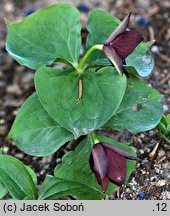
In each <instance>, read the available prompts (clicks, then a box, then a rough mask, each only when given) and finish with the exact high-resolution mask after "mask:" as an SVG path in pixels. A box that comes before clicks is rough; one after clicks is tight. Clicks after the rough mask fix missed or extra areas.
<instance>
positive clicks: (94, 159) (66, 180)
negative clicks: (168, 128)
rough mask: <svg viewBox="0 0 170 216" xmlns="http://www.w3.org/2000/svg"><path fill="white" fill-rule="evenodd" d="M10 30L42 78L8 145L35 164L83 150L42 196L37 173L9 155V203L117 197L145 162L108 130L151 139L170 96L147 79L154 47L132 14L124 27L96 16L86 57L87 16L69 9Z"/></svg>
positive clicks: (15, 50) (5, 180) (1, 181)
mask: <svg viewBox="0 0 170 216" xmlns="http://www.w3.org/2000/svg"><path fill="white" fill-rule="evenodd" d="M6 23H7V28H8V33H7V40H6V49H7V51H8V53H9V54H10V55H11V56H12V57H13V58H14V59H15V60H16V61H17V62H18V63H19V64H21V65H25V66H26V67H28V68H31V69H33V70H35V71H36V72H35V78H34V81H35V89H36V92H34V93H33V94H32V95H31V96H30V97H29V98H28V99H27V100H26V102H25V103H24V104H23V105H22V106H21V108H20V110H19V112H18V114H17V116H16V119H15V121H14V123H13V126H12V128H11V130H10V132H9V135H8V137H9V138H11V139H12V140H14V142H15V143H16V145H17V147H18V148H19V149H20V150H22V151H23V152H25V153H27V154H29V155H32V156H49V155H52V154H54V153H55V152H56V151H58V150H59V149H60V148H61V147H62V146H63V145H65V144H66V143H68V142H69V141H72V140H76V142H77V147H76V148H75V149H74V150H73V151H70V152H68V153H66V154H65V155H64V156H63V158H62V162H61V163H60V164H58V165H57V166H56V168H55V170H54V175H53V176H52V175H48V176H47V177H46V179H45V180H44V182H43V184H42V185H41V186H40V190H39V191H37V190H36V175H35V173H34V172H33V170H31V169H30V168H29V167H26V166H25V165H24V164H22V163H21V162H20V161H19V160H18V159H16V158H13V157H11V156H7V155H3V154H1V155H0V187H1V190H0V191H2V192H0V195H1V197H3V196H4V195H5V194H6V193H10V195H11V196H12V197H13V198H14V199H57V198H61V197H63V196H72V197H74V198H75V199H89V200H92V199H102V198H104V197H106V196H107V195H109V194H111V193H113V191H114V190H116V188H117V187H119V186H121V185H123V184H126V183H127V181H128V179H129V177H130V175H131V173H132V171H133V170H134V169H135V165H136V161H137V160H138V159H137V156H136V151H135V149H134V148H133V147H130V146H128V145H126V144H122V143H119V142H117V141H116V140H113V139H111V138H109V137H108V136H105V135H103V133H102V130H105V134H107V133H106V131H107V129H112V130H116V131H125V130H128V131H129V132H131V133H138V132H143V131H147V130H150V129H152V128H154V127H156V126H157V125H158V124H159V122H160V120H161V118H162V116H163V109H162V105H161V103H160V101H161V99H162V95H161V94H160V93H159V92H158V91H157V90H155V89H153V88H151V87H149V86H148V85H147V84H146V83H145V82H144V81H143V80H142V78H141V77H145V76H147V75H149V74H150V73H151V72H152V69H153V67H154V60H153V57H152V55H151V53H150V46H151V45H152V43H153V41H150V42H144V41H143V37H142V35H141V34H140V33H139V32H137V31H131V30H130V29H129V28H130V14H129V15H128V16H127V17H126V18H125V19H124V20H123V22H121V21H120V20H118V19H117V18H115V17H114V16H112V15H111V14H109V13H106V12H104V11H102V10H92V11H90V13H89V16H88V21H87V23H86V27H87V30H88V35H87V40H86V45H85V50H84V54H83V56H80V48H81V22H80V14H79V11H78V10H77V9H76V8H75V7H73V6H72V5H70V4H64V3H60V4H56V5H53V6H51V7H48V8H46V9H43V10H41V11H39V12H37V13H34V14H32V15H30V16H28V17H26V18H25V19H24V20H23V21H21V22H19V23H14V24H13V23H11V22H9V21H6ZM61 65H62V67H61ZM162 133H164V132H162ZM80 140H81V141H80Z"/></svg>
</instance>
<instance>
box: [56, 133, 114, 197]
mask: <svg viewBox="0 0 170 216" xmlns="http://www.w3.org/2000/svg"><path fill="white" fill-rule="evenodd" d="M92 145H93V144H92V140H91V138H90V136H89V137H87V138H86V139H84V140H83V141H82V142H81V143H80V144H79V145H78V146H77V148H76V149H75V150H74V151H72V152H69V153H67V154H65V155H64V157H63V159H62V163H61V164H59V165H58V166H57V167H56V168H55V171H54V176H55V177H56V178H57V180H62V181H63V184H64V183H65V185H64V186H63V188H64V189H67V188H68V189H69V187H71V188H70V190H68V191H67V195H72V196H73V197H75V198H76V199H90V200H93V199H101V198H104V197H105V196H106V195H108V194H110V193H111V192H113V191H114V190H115V189H116V186H115V185H114V184H112V183H110V184H109V188H108V189H107V191H106V193H103V192H102V188H101V186H100V185H99V184H98V182H97V180H96V177H95V175H94V174H93V172H92V170H91V168H90V164H89V160H90V155H91V150H92ZM75 184H76V185H77V190H76V189H75V188H74V187H75ZM63 188H61V190H63ZM72 189H73V191H72ZM58 190H59V189H58ZM85 191H86V193H85Z"/></svg>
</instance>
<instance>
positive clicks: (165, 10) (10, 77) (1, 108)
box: [0, 0, 170, 200]
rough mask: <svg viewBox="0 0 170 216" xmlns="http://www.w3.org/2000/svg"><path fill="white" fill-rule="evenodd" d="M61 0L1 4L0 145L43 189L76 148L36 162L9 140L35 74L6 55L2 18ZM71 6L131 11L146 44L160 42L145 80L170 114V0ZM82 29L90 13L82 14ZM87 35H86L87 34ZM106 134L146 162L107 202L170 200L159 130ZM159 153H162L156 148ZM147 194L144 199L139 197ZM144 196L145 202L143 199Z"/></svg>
mask: <svg viewBox="0 0 170 216" xmlns="http://www.w3.org/2000/svg"><path fill="white" fill-rule="evenodd" d="M56 2H60V1H56V0H48V1H47V0H41V1H40V0H37V1H33V0H29V1H27V0H25V1H19V0H8V1H6V0H1V1H0V29H1V30H0V31H1V34H0V36H1V40H0V49H1V52H0V146H2V147H3V152H4V153H5V154H9V155H13V156H15V157H17V158H18V159H20V160H21V161H23V162H24V163H25V164H27V165H29V166H30V167H31V168H33V169H34V170H35V172H36V173H37V177H38V182H39V184H41V182H42V181H43V179H44V177H45V175H46V174H47V173H48V174H52V170H53V168H54V167H55V166H56V164H57V163H60V162H61V157H62V156H63V154H64V153H65V152H67V151H69V150H71V149H72V147H73V146H75V145H76V143H75V142H71V143H68V144H67V145H65V146H64V147H63V148H62V149H61V150H60V151H58V152H57V153H56V154H54V155H52V156H50V157H43V158H42V157H32V156H28V155H26V154H24V153H23V152H21V151H20V150H19V149H18V148H17V147H16V146H15V144H14V143H13V142H12V141H9V140H8V139H7V138H6V136H7V133H8V131H9V129H10V127H11V125H12V122H13V121H14V118H15V116H16V114H17V111H18V109H19V107H20V106H21V105H22V104H23V102H24V101H25V100H26V98H27V97H28V96H29V95H31V94H32V93H33V92H34V84H33V77H34V72H33V71H32V70H30V69H28V68H25V67H23V66H20V65H18V63H16V62H15V61H14V60H12V59H11V57H10V56H9V55H8V54H7V53H6V52H5V50H4V41H5V37H6V28H5V25H4V21H3V17H6V18H8V19H9V20H10V21H13V22H15V21H19V20H21V19H22V18H24V16H25V14H26V12H27V11H26V10H28V9H34V10H39V9H41V8H43V7H46V6H48V5H51V4H54V3H56ZM62 2H71V3H73V4H75V5H76V6H77V7H80V6H82V5H86V6H87V7H88V8H89V9H94V8H95V9H96V8H100V9H103V10H107V11H109V12H111V13H112V14H113V15H115V16H117V17H118V18H120V19H123V18H124V17H125V16H126V15H127V14H128V13H129V12H130V11H131V12H132V13H133V16H132V21H131V27H133V28H137V29H138V30H139V31H140V32H142V34H143V35H144V37H145V39H146V40H152V39H156V43H155V44H154V45H153V46H152V52H153V55H154V58H155V62H156V66H155V68H154V70H153V72H152V74H151V75H150V76H149V77H147V78H146V79H145V80H146V82H148V83H149V84H150V85H152V86H153V87H154V88H156V89H158V90H159V91H160V92H161V93H163V94H165V97H164V99H163V102H162V103H163V107H164V112H165V113H166V114H167V113H169V112H170V69H169V68H170V58H169V57H168V56H170V2H169V1H168V0H164V1H161V0H142V1H140V0H134V1H133V0H125V1H123V0H117V1H116V0H115V1H111V0H108V1H101V0H100V1H95V0H94V1H90V0H89V1H87V0H86V1H85V0H84V1H78V0H77V1H76V0H75V1H73V0H72V1H71V0H69V1H64V0H63V1H62ZM141 17H144V18H146V19H148V20H149V21H150V24H149V25H148V26H146V25H139V24H138V20H139V19H141ZM81 20H82V23H83V26H85V25H84V23H85V21H86V20H87V13H85V12H82V13H81ZM83 32H84V33H85V34H84V35H86V31H85V29H84V31H83ZM102 133H104V134H107V135H108V136H110V137H112V138H114V139H116V140H118V141H120V142H122V143H126V144H128V145H130V146H133V147H135V148H136V149H137V154H138V157H139V158H140V159H141V160H142V161H141V162H140V163H138V164H137V167H136V170H135V172H134V173H133V174H132V175H131V178H130V180H129V183H128V184H127V185H125V186H123V187H121V188H119V189H118V190H117V191H116V192H115V193H113V194H112V195H110V196H109V197H108V198H107V199H147V200H149V199H161V200H165V199H170V145H168V144H167V143H165V142H163V141H160V139H159V136H158V132H157V130H156V129H155V130H151V131H149V132H145V133H140V134H136V135H134V134H131V133H129V132H127V131H125V132H121V133H120V132H119V133H118V132H113V131H103V132H102ZM156 148H157V149H156ZM141 192H144V194H143V193H142V195H141V197H140V196H139V194H140V193H141ZM143 195H144V197H143V198H142V196H143Z"/></svg>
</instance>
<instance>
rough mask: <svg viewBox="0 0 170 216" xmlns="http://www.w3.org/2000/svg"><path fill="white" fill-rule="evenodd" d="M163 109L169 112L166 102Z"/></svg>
mask: <svg viewBox="0 0 170 216" xmlns="http://www.w3.org/2000/svg"><path fill="white" fill-rule="evenodd" d="M163 110H164V112H167V111H169V107H168V106H167V105H166V104H163Z"/></svg>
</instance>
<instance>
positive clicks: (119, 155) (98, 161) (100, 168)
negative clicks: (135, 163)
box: [92, 143, 137, 192]
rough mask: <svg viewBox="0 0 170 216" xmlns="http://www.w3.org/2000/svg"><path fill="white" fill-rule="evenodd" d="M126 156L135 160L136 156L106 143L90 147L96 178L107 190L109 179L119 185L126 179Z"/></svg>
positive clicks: (103, 188) (104, 189)
mask: <svg viewBox="0 0 170 216" xmlns="http://www.w3.org/2000/svg"><path fill="white" fill-rule="evenodd" d="M126 158H128V159H132V160H137V158H136V157H134V156H133V155H131V154H129V153H128V152H125V151H123V150H121V149H119V148H117V147H115V146H113V145H110V144H106V143H99V144H95V145H94V146H93V149H92V164H93V170H94V173H95V175H96V178H97V180H98V182H99V184H101V186H102V190H103V192H105V191H106V190H107V187H108V184H109V180H110V181H112V182H113V183H115V184H116V185H118V186H120V185H122V184H124V183H125V180H126Z"/></svg>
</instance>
